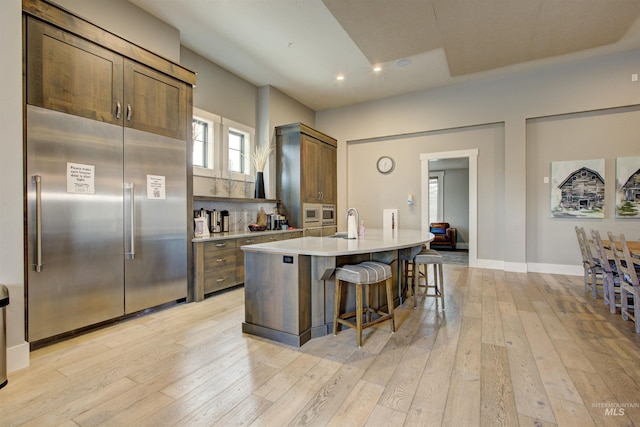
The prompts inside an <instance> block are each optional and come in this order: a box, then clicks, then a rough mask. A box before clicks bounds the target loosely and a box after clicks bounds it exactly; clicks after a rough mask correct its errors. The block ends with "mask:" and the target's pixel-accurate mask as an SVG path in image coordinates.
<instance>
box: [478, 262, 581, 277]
mask: <svg viewBox="0 0 640 427" xmlns="http://www.w3.org/2000/svg"><path fill="white" fill-rule="evenodd" d="M471 267H473V266H471ZM475 267H478V268H486V269H489V270H504V271H511V272H514V273H527V272H530V273H548V274H565V275H567V276H582V275H583V274H584V270H583V269H582V266H580V265H564V264H541V263H524V262H506V261H501V260H495V259H478V260H477V261H476V265H475Z"/></svg>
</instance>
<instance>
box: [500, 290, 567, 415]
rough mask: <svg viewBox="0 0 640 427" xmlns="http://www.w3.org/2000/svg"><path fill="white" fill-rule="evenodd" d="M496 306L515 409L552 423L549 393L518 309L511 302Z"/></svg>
mask: <svg viewBox="0 0 640 427" xmlns="http://www.w3.org/2000/svg"><path fill="white" fill-rule="evenodd" d="M514 299H515V298H514ZM516 304H517V303H516ZM499 306H500V314H501V316H502V319H503V322H502V327H503V330H504V339H505V344H506V348H507V355H508V358H509V368H510V374H511V380H512V381H513V392H514V396H515V401H516V407H517V408H518V413H519V414H522V415H525V416H528V417H531V418H532V419H539V420H544V421H547V422H550V423H555V418H554V416H553V411H552V409H551V404H550V403H549V397H548V396H547V392H546V389H545V387H544V384H543V383H542V379H541V378H540V373H539V372H538V367H537V365H536V362H535V358H534V357H533V354H532V352H531V346H530V344H529V342H528V341H527V338H526V333H525V331H524V328H523V326H522V322H521V321H520V316H519V314H518V310H517V308H516V306H515V305H512V304H510V303H505V302H501V303H500V304H499ZM527 307H530V308H533V305H531V304H528V305H527Z"/></svg>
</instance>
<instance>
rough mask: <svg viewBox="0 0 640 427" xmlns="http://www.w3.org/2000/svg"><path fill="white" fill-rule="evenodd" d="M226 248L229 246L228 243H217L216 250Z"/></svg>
mask: <svg viewBox="0 0 640 427" xmlns="http://www.w3.org/2000/svg"><path fill="white" fill-rule="evenodd" d="M225 246H227V244H226V243H216V248H224V247H225Z"/></svg>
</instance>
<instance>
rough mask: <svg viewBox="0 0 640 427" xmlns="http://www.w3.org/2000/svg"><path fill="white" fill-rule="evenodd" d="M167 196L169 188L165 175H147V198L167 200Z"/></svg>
mask: <svg viewBox="0 0 640 427" xmlns="http://www.w3.org/2000/svg"><path fill="white" fill-rule="evenodd" d="M166 198H167V190H166V186H165V180H164V176H161V175H147V199H150V200H154V199H155V200H165V199H166Z"/></svg>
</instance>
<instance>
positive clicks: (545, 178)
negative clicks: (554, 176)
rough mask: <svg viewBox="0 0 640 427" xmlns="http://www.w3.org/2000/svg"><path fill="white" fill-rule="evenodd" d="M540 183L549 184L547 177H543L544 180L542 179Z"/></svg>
mask: <svg viewBox="0 0 640 427" xmlns="http://www.w3.org/2000/svg"><path fill="white" fill-rule="evenodd" d="M542 182H544V183H545V184H548V183H549V177H548V176H545V177H544V178H542Z"/></svg>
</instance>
